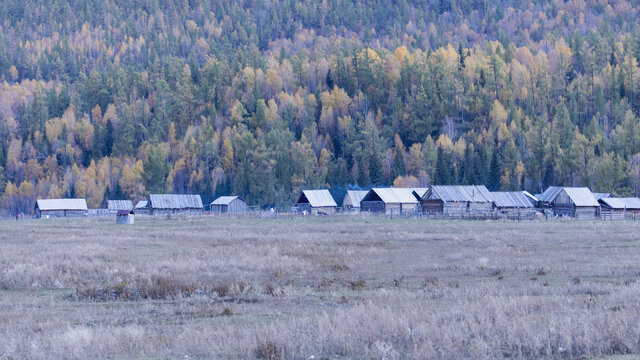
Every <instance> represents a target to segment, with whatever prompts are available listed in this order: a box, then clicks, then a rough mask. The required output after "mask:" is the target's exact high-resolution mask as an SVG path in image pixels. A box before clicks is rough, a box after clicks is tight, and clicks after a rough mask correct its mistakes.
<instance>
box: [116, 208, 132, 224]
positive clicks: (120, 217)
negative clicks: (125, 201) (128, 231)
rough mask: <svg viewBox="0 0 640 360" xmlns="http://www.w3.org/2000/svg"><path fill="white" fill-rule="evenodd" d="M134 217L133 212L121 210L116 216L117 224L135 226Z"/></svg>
mask: <svg viewBox="0 0 640 360" xmlns="http://www.w3.org/2000/svg"><path fill="white" fill-rule="evenodd" d="M134 216H135V214H134V212H133V210H119V211H118V213H117V214H116V224H120V225H133V221H134Z"/></svg>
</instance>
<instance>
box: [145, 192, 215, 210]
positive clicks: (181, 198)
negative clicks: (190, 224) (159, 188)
mask: <svg viewBox="0 0 640 360" xmlns="http://www.w3.org/2000/svg"><path fill="white" fill-rule="evenodd" d="M147 208H148V209H150V210H149V211H150V212H151V214H152V215H160V214H202V213H203V212H204V207H203V206H202V198H200V195H190V194H151V195H149V200H147Z"/></svg>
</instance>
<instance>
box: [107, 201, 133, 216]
mask: <svg viewBox="0 0 640 360" xmlns="http://www.w3.org/2000/svg"><path fill="white" fill-rule="evenodd" d="M107 210H109V213H110V214H115V213H117V212H118V211H121V210H133V202H132V201H131V200H107Z"/></svg>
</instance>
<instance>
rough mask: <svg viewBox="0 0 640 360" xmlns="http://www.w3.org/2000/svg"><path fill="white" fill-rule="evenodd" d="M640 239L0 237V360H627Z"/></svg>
mask: <svg viewBox="0 0 640 360" xmlns="http://www.w3.org/2000/svg"><path fill="white" fill-rule="evenodd" d="M639 230H640V223H634V222H617V223H616V222H609V223H602V222H583V221H576V222H500V221H429V220H393V221H391V220H388V219H342V218H304V219H301V218H295V219H278V220H259V219H210V218H187V219H181V220H166V219H136V224H135V225H133V226H116V225H115V224H112V222H111V221H106V220H95V219H78V220H70V221H67V220H42V221H20V222H13V221H6V222H2V223H0V289H1V290H0V359H9V358H11V359H22V358H32V359H49V358H78V359H94V358H156V357H157V358H178V357H179V358H184V357H185V356H187V357H190V358H194V357H195V358H267V359H289V358H292V359H293V358H295V359H297V358H305V359H307V358H310V357H311V356H313V357H314V358H316V359H319V358H335V357H339V358H354V357H355V358H447V359H461V358H474V359H483V358H484V359H493V358H580V357H583V358H585V357H586V358H589V357H605V356H614V357H615V356H619V355H628V354H631V355H634V354H635V355H638V354H640V300H639V299H640V282H638V278H639V277H640V266H638V258H640V237H639V236H637V234H638V233H640V232H639Z"/></svg>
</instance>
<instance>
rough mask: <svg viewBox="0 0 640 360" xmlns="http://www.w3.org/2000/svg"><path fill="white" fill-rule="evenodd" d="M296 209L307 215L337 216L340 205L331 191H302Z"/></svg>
mask: <svg viewBox="0 0 640 360" xmlns="http://www.w3.org/2000/svg"><path fill="white" fill-rule="evenodd" d="M296 207H297V208H298V210H299V211H300V212H306V213H307V214H313V215H317V214H325V215H329V214H335V213H336V208H337V207H338V205H337V204H336V201H335V200H334V199H333V196H331V193H330V192H329V190H326V189H322V190H302V192H301V193H300V196H299V197H298V201H297V202H296Z"/></svg>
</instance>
